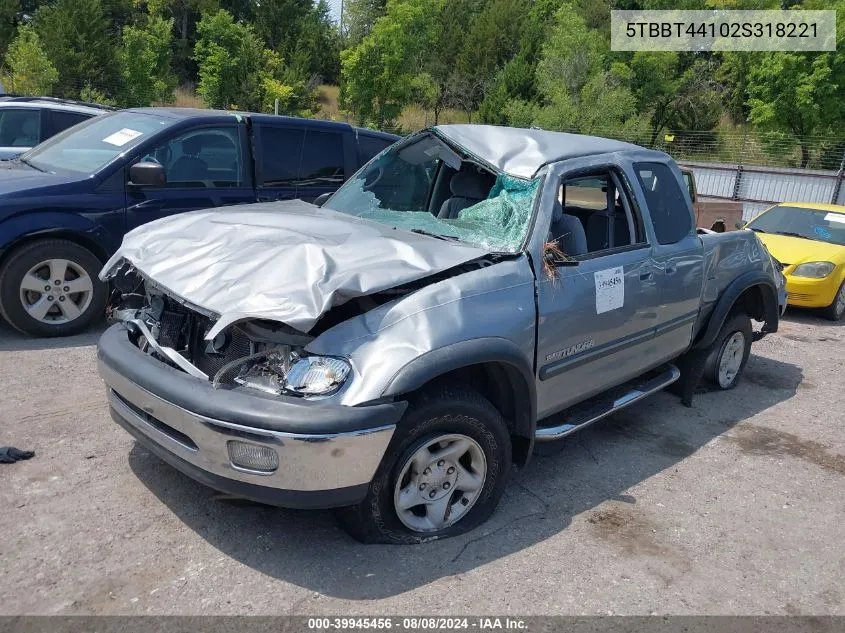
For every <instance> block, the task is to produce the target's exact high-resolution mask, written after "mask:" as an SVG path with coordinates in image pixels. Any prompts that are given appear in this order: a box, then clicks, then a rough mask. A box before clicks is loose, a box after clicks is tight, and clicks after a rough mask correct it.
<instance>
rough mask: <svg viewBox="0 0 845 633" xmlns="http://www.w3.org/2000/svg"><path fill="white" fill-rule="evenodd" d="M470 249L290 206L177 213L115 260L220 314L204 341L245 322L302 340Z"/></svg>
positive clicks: (107, 270) (136, 235)
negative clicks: (329, 318)
mask: <svg viewBox="0 0 845 633" xmlns="http://www.w3.org/2000/svg"><path fill="white" fill-rule="evenodd" d="M484 254H485V251H484V250H482V249H479V248H476V247H472V246H467V245H462V244H455V243H453V242H445V241H442V240H438V239H436V238H431V237H427V236H424V235H416V234H414V233H409V232H407V231H402V230H396V229H393V228H391V227H389V226H386V225H381V224H378V223H375V222H371V221H368V220H362V219H359V218H355V217H352V216H348V215H344V214H341V213H337V212H334V211H331V210H329V209H320V208H318V207H315V206H314V205H311V204H308V203H306V202H302V201H300V200H294V201H290V202H279V203H265V204H251V205H242V206H237V207H227V208H225V209H217V210H206V211H195V212H192V213H185V214H181V215H175V216H171V217H168V218H164V219H162V220H158V221H156V222H151V223H149V224H146V225H144V226H141V227H139V228H137V229H135V230H134V231H131V232H130V233H128V234H127V235H126V237H125V238H124V240H123V244H122V245H121V247H120V248H119V249H118V251H117V252H116V253H115V254H114V256H113V257H112V258H111V259H110V260H109V261H108V262H107V263H106V265H105V266H104V267H103V271H102V272H101V273H100V278H101V279H106V278H108V277H109V276H110V274H112V273H113V272H114V269H115V268H116V267H117V265H118V263H119V262H120V261H121V260H122V259H126V260H127V261H129V262H130V263H131V264H132V265H133V266H134V267H135V268H137V269H138V270H139V271H140V272H141V273H143V274H144V275H146V276H147V277H149V278H150V279H152V280H153V282H155V283H156V284H158V285H160V286H161V287H162V288H164V289H166V290H168V291H169V292H172V293H173V294H175V295H176V296H178V297H180V298H181V299H184V300H185V301H187V302H189V303H192V304H194V305H196V306H198V307H200V308H204V309H206V310H209V311H211V312H214V313H216V314H218V315H220V318H219V320H218V321H217V323H216V324H215V325H214V327H213V328H212V329H211V330H210V331H209V332H208V334H207V335H206V338H209V339H211V338H213V337H214V336H216V334H217V333H219V332H221V331H222V330H223V329H225V328H226V327H227V326H228V325H230V324H232V323H234V322H236V321H240V320H243V319H248V318H259V319H270V320H273V321H279V322H282V323H286V324H287V325H289V326H291V327H294V328H296V329H298V330H300V331H303V332H308V331H309V330H310V329H311V328H312V327H314V324H315V323H316V322H317V320H318V319H319V318H320V316H321V315H323V314H324V313H326V312H327V311H328V310H329V309H330V308H331V307H333V306H337V305H340V304H342V303H344V302H346V301H348V300H350V299H352V298H354V297H360V296H365V295H368V294H373V293H375V292H379V291H382V290H386V289H388V288H391V287H394V286H399V285H402V284H405V283H409V282H412V281H415V280H418V279H422V278H423V277H427V276H429V275H432V274H434V273H437V272H440V271H443V270H446V269H448V268H452V267H453V266H457V265H459V264H463V263H465V262H468V261H470V260H473V259H476V258H478V257H481V256H482V255H484Z"/></svg>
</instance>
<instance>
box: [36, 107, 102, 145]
mask: <svg viewBox="0 0 845 633" xmlns="http://www.w3.org/2000/svg"><path fill="white" fill-rule="evenodd" d="M89 118H91V115H90V114H80V113H79V112H67V111H65V110H50V119H51V121H50V122H51V125H50V129H49V131H48V132H47V133H46V134H45V135H44V137H43V138H42V139H41V140H44V139H46V138H48V136H53V135H54V134H58V133H59V132H63V131H64V130H66V129H68V128H69V127H73V126H74V125H76V124H77V123H82V122H83V121H87V120H88V119H89Z"/></svg>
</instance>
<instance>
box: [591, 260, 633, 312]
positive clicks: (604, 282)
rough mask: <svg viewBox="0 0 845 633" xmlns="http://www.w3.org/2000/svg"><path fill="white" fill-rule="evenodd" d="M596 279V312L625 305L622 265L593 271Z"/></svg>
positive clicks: (623, 270) (608, 310)
mask: <svg viewBox="0 0 845 633" xmlns="http://www.w3.org/2000/svg"><path fill="white" fill-rule="evenodd" d="M593 274H594V276H595V279H596V314H601V313H602V312H610V311H611V310H617V309H619V308H621V307H622V306H623V305H625V269H624V268H623V267H622V266H617V267H616V268H608V269H607V270H599V271H597V272H595V273H593Z"/></svg>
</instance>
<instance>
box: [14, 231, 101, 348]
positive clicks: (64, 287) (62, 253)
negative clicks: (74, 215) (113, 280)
mask: <svg viewBox="0 0 845 633" xmlns="http://www.w3.org/2000/svg"><path fill="white" fill-rule="evenodd" d="M101 267H102V263H101V262H100V260H99V259H97V257H96V256H94V254H93V253H91V252H90V251H89V250H87V249H85V248H83V247H81V246H79V245H78V244H75V243H74V242H70V241H68V240H42V241H39V242H34V243H32V244H28V245H27V246H24V247H23V248H21V249H20V250H19V251H17V252H16V253H14V254H13V255H12V256H11V257H10V259H9V261H8V262H7V263H6V265H5V266H4V267H3V270H2V272H0V312H2V314H3V317H4V318H5V319H6V321H8V322H9V324H11V325H12V326H13V327H14V328H15V329H17V330H19V331H21V332H23V333H25V334H32V335H34V336H66V335H69V334H76V333H77V332H80V331H82V330H84V329H85V328H86V327H88V326H89V325H90V324H91V323H92V322H93V321H94V320H95V319H97V318H99V317H101V316H103V314H104V312H105V305H106V299H107V292H106V290H107V286H106V284H104V283H102V282H101V281H100V280H99V279H98V278H97V274H98V273H99V272H100V268H101Z"/></svg>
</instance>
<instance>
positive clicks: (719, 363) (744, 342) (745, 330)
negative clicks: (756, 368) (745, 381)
mask: <svg viewBox="0 0 845 633" xmlns="http://www.w3.org/2000/svg"><path fill="white" fill-rule="evenodd" d="M752 336H753V330H752V329H751V319H750V318H749V317H748V315H747V314H745V313H735V314H734V315H732V316H730V317H728V319H727V320H726V321H725V324H724V325H723V326H722V329H721V331H720V332H719V336H718V337H717V338H716V341H715V342H714V343H713V347H712V348H711V350H712V351H711V352H710V355H709V356H708V357H707V361H706V364H705V368H704V376H705V378H706V379H707V380H708V381H709V382H711V383H712V384H713V385H715V386H716V387H718V388H719V389H724V390H728V389H733V388H734V387H736V385H737V383H738V382H739V377H740V375H741V374H742V370H743V369H745V364H746V363H747V362H748V357H749V356H750V355H751V340H752Z"/></svg>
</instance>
